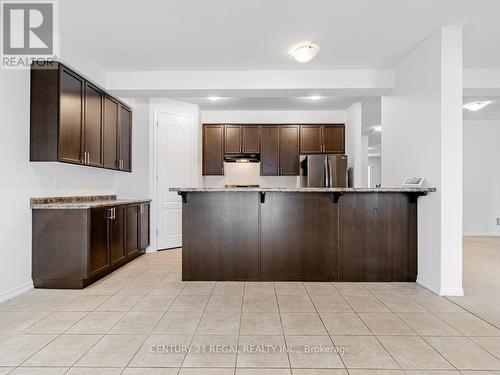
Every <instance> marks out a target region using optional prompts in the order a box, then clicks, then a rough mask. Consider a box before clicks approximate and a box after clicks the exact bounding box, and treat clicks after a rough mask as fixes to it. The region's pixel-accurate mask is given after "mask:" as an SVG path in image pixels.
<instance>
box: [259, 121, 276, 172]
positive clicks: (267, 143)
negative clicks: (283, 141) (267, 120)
mask: <svg viewBox="0 0 500 375" xmlns="http://www.w3.org/2000/svg"><path fill="white" fill-rule="evenodd" d="M260 134H261V145H260V175H261V176H278V175H279V174H280V127H279V126H274V125H273V126H262V127H261V129H260Z"/></svg>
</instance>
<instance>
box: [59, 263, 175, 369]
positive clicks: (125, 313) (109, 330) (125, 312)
mask: <svg viewBox="0 0 500 375" xmlns="http://www.w3.org/2000/svg"><path fill="white" fill-rule="evenodd" d="M152 267H153V266H150V267H148V268H147V269H146V270H145V271H146V272H147V271H148V270H150V269H151V268H152ZM170 272H171V271H169V272H167V274H166V275H165V276H164V277H163V278H162V279H161V280H163V279H164V278H165V277H167V275H168V274H169V273H170ZM111 274H112V273H111ZM139 278H140V276H138V277H137V278H135V279H134V280H133V281H131V282H130V283H129V284H127V285H130V284H131V283H132V282H134V281H135V280H137V279H139ZM161 280H160V281H158V283H156V284H155V286H156V285H158V284H159V283H160V282H161ZM153 288H154V287H153ZM153 288H152V289H153ZM121 290H123V288H122V289H120V290H119V291H121ZM119 291H117V292H115V294H113V295H111V296H110V298H108V299H106V300H105V301H103V302H102V303H101V304H100V305H98V306H96V307H95V308H94V310H92V311H91V312H122V313H124V315H123V316H122V317H121V318H120V319H119V320H118V321H117V322H116V323H115V324H113V325H112V326H111V327H110V328H109V329H108V331H107V332H106V333H105V334H104V335H103V336H102V337H101V338H100V339H99V340H97V342H96V343H95V344H94V345H92V347H91V348H89V350H87V351H86V352H85V353H84V354H83V355H82V356H81V357H80V358H78V360H77V361H76V362H75V363H73V365H72V366H71V367H70V369H69V370H68V371H70V370H71V368H73V367H75V364H77V363H78V362H79V361H80V360H81V359H82V358H83V357H84V356H85V355H86V354H87V353H88V352H90V351H91V350H92V349H93V348H94V347H95V346H96V345H97V344H98V343H99V342H100V341H101V340H102V339H103V338H104V337H105V336H107V335H108V334H109V332H111V330H112V329H113V328H114V327H115V326H116V325H117V324H118V323H119V322H120V321H121V320H122V319H123V318H124V317H125V316H126V315H127V314H128V313H129V312H130V311H132V309H133V308H134V307H135V306H137V304H138V303H139V302H140V301H142V300H143V299H144V297H145V296H146V295H147V294H148V293H149V292H148V293H146V295H145V296H144V297H143V298H142V299H141V300H139V301H137V302H136V303H135V304H134V306H132V307H131V309H130V310H129V311H128V312H127V311H96V309H97V308H98V307H99V306H101V305H103V304H104V303H105V302H107V301H108V300H109V299H111V297H114V296H116V295H117V294H118V293H119ZM150 291H151V290H150ZM89 314H90V313H89ZM148 337H149V336H148V335H146V339H145V340H144V341H143V343H142V344H141V345H140V346H139V349H140V348H141V347H142V345H144V342H145V341H146V340H147V339H148ZM136 354H137V351H136V353H134V355H133V356H132V357H131V358H130V360H129V361H128V362H127V365H126V366H125V367H124V368H123V371H122V373H123V372H124V371H125V369H126V368H127V366H128V364H129V363H130V361H131V360H132V359H133V358H134V357H135V355H136ZM76 367H79V366H76Z"/></svg>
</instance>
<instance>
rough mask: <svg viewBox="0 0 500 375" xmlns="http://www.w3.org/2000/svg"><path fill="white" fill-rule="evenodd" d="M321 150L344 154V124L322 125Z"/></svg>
mask: <svg viewBox="0 0 500 375" xmlns="http://www.w3.org/2000/svg"><path fill="white" fill-rule="evenodd" d="M322 137H323V152H325V153H331V154H345V126H344V124H334V125H323V133H322Z"/></svg>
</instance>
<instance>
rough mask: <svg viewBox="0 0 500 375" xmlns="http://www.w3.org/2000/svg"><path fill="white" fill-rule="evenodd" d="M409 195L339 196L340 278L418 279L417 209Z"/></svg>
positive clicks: (372, 279) (363, 279) (364, 194)
mask: <svg viewBox="0 0 500 375" xmlns="http://www.w3.org/2000/svg"><path fill="white" fill-rule="evenodd" d="M416 206H417V204H416V203H412V202H411V201H410V197H409V195H408V194H404V193H392V194H373V193H357V194H346V195H345V196H342V197H341V198H340V199H339V215H340V217H341V218H342V220H340V221H339V234H340V236H339V248H340V252H339V265H338V268H339V280H341V281H415V280H416V277H417V211H416Z"/></svg>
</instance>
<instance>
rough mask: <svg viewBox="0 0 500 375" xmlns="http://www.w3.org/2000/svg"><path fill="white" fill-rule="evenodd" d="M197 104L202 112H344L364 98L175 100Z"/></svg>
mask: <svg viewBox="0 0 500 375" xmlns="http://www.w3.org/2000/svg"><path fill="white" fill-rule="evenodd" d="M177 99H179V100H182V101H184V102H188V103H193V104H197V105H198V106H199V107H200V109H201V110H202V111H240V110H241V111H255V110H258V111H280V110H281V111H344V110H346V109H348V108H349V107H350V106H351V105H352V104H353V103H356V102H360V101H364V100H366V99H367V98H364V97H359V96H358V97H324V98H321V99H319V100H311V99H309V98H307V97H298V98H294V97H277V98H276V97H267V98H264V97H256V98H237V97H230V98H228V97H223V98H219V99H218V100H217V101H211V100H209V99H208V98H206V97H201V98H200V97H194V98H187V97H182V98H177Z"/></svg>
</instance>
